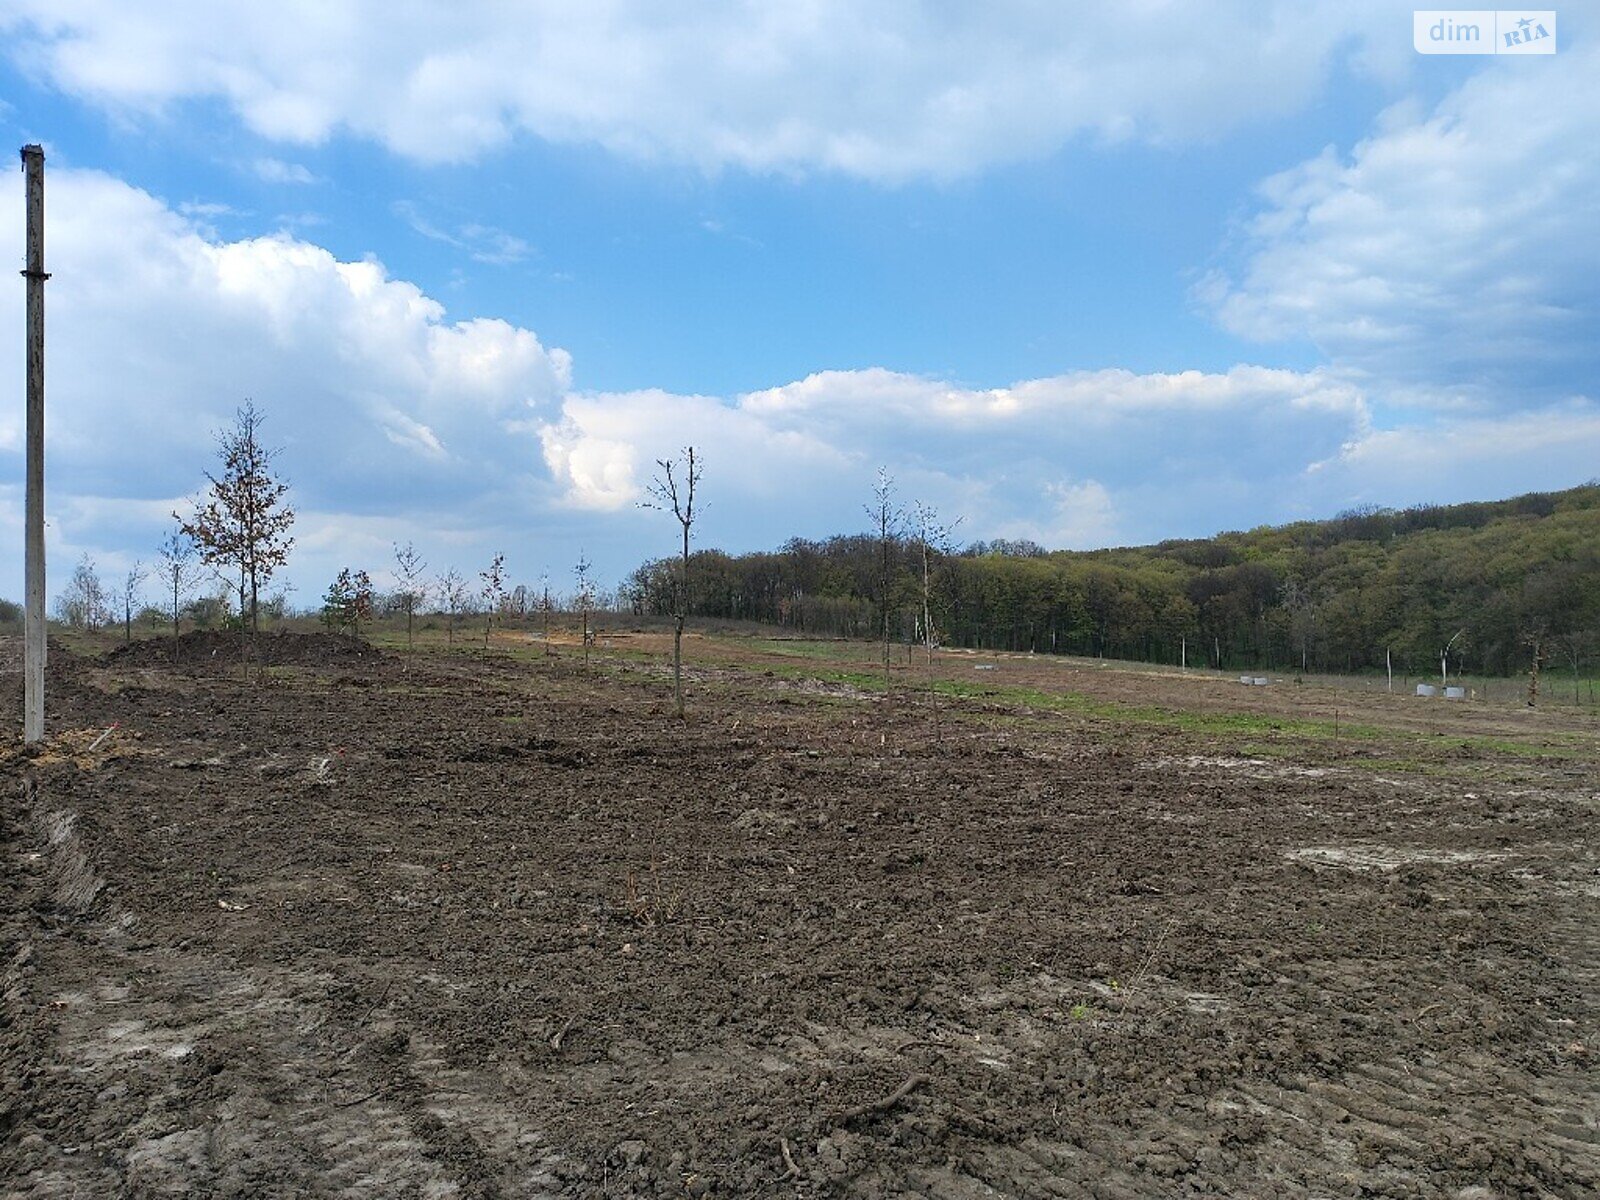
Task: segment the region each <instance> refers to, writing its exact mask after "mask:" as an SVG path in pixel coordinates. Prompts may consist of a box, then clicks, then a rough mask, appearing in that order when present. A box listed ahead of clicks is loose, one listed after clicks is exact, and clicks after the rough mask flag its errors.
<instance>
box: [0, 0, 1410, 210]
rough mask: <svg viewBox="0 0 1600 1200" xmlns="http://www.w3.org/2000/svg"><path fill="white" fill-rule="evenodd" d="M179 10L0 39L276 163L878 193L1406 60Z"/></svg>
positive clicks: (1314, 17)
mask: <svg viewBox="0 0 1600 1200" xmlns="http://www.w3.org/2000/svg"><path fill="white" fill-rule="evenodd" d="M191 9H192V6H191V5H189V4H184V3H176V2H174V0H164V2H154V3H141V4H113V3H107V2H106V0H8V3H6V4H5V6H4V8H3V9H0V13H4V14H5V15H4V17H3V21H4V23H3V26H0V27H3V28H4V29H5V30H6V32H7V33H8V34H9V35H10V38H11V41H12V47H13V54H14V56H15V57H16V59H17V61H18V62H19V63H20V64H28V66H27V69H29V70H34V71H36V72H38V73H40V74H42V75H44V76H45V77H46V78H47V79H48V81H49V82H50V84H51V85H53V86H54V87H56V88H58V89H61V90H64V91H66V92H69V93H71V94H74V95H77V96H80V97H83V98H86V99H89V100H91V101H94V102H96V103H99V104H102V105H105V106H107V107H109V108H112V109H115V110H117V111H118V112H119V113H122V114H125V115H126V114H134V113H139V112H154V111H159V110H160V109H161V108H162V107H163V106H165V105H167V104H170V103H172V102H175V101H183V100H188V99H195V98H200V99H213V98H214V99H219V100H221V101H223V102H224V103H225V104H227V105H229V106H230V107H231V108H232V109H233V110H234V111H235V112H236V113H237V114H238V116H239V117H240V119H242V120H243V121H244V122H245V123H246V124H247V125H248V126H249V127H250V128H251V129H253V130H254V131H256V132H257V133H260V134H262V135H265V136H266V137H268V138H272V139H276V140H280V141H283V142H289V143H317V142H321V141H323V140H325V139H327V138H328V137H330V136H331V135H332V134H333V133H335V132H336V131H340V130H345V131H350V132H353V133H355V134H357V135H360V136H365V137H370V138H374V139H376V140H378V141H380V142H382V143H383V144H384V145H386V146H388V147H389V148H391V149H392V150H394V151H396V152H397V153H400V154H403V155H406V156H408V157H411V158H414V159H418V160H421V161H426V162H449V161H460V160H467V159H472V158H475V157H478V156H480V155H483V154H484V153H487V152H491V151H494V150H496V149H497V148H500V147H503V146H505V145H507V144H508V143H509V142H510V141H511V140H512V139H513V138H515V137H516V136H518V135H519V134H522V133H529V134H532V135H534V136H537V137H540V138H544V139H547V140H550V141H554V142H591V143H597V144H600V145H602V146H605V147H607V148H609V149H610V150H612V151H614V152H616V153H619V154H623V155H626V156H629V157H633V158H641V159H667V160H673V161H680V162H688V163H693V164H697V165H699V166H702V167H705V168H709V169H715V168H719V167H724V166H735V167H741V168H748V169H751V170H757V171H767V170H778V171H796V170H799V171H804V170H812V169H822V170H830V171H840V172H844V173H847V174H851V175H857V176H862V177H867V178H872V179H885V180H898V179H904V178H907V177H912V176H919V175H935V176H951V175H958V174H962V173H965V172H969V171H974V170H977V169H981V168H982V167H985V166H987V165H990V164H993V163H997V162H1009V161H1016V160H1020V159H1026V158H1030V157H1035V156H1039V155H1043V154H1048V153H1050V152H1052V151H1054V150H1055V149H1057V148H1058V147H1060V146H1061V145H1063V144H1064V143H1066V142H1067V141H1069V140H1070V139H1073V138H1075V137H1079V136H1089V137H1093V138H1097V139H1106V140H1121V139H1128V138H1139V139H1147V140H1152V141H1172V140H1187V139H1194V138H1200V139H1204V138H1208V137H1212V136H1215V135H1217V134H1218V133H1221V132H1225V131H1226V130H1228V129H1230V128H1233V127H1235V126H1237V125H1239V124H1241V123H1245V122H1250V121H1259V120H1262V119H1266V118H1270V117H1273V116H1277V115H1282V114H1285V113H1291V112H1294V111H1296V110H1298V109H1300V108H1301V107H1303V106H1304V105H1306V104H1307V103H1308V102H1309V101H1310V100H1311V99H1312V98H1313V97H1314V96H1315V95H1316V94H1317V93H1318V91H1319V90H1320V88H1321V86H1322V82H1323V80H1324V79H1325V78H1326V77H1327V75H1328V73H1329V71H1330V70H1331V69H1332V66H1333V64H1334V62H1335V61H1336V60H1337V59H1339V57H1340V56H1341V55H1344V54H1346V53H1348V54H1349V55H1350V56H1351V57H1352V59H1354V60H1359V62H1361V63H1363V64H1365V65H1367V66H1374V65H1379V66H1381V67H1382V68H1383V69H1385V70H1387V71H1393V70H1395V69H1396V64H1397V63H1403V62H1404V61H1405V59H1406V58H1407V57H1409V54H1410V46H1409V44H1408V42H1407V41H1406V40H1405V39H1404V37H1402V36H1401V35H1399V34H1397V33H1395V27H1396V26H1395V18H1396V16H1397V14H1400V15H1403V14H1401V10H1399V9H1397V8H1396V6H1395V4H1394V3H1393V2H1392V0H1388V2H1386V0H1348V2H1346V3H1340V4H1322V5H1307V4H1302V3H1297V2H1293V0H1272V2H1262V0H1222V2H1221V3H1214V4H1208V5H1205V6H1184V5H1173V4H1165V3H1160V4H1149V3H1136V4H1122V5H1110V6H1099V7H1095V6H1089V7H1078V8H1072V9H1069V8H1066V7H1063V6H1059V5H1037V4H1032V3H1027V2H1025V0H1006V2H1001V3H996V4H989V5H984V6H981V7H970V6H962V5H936V4H923V3H911V4H892V5H861V4H853V3H847V2H846V0H821V2H819V3H809V4H802V5H785V4H767V5H749V4H743V3H737V2H734V0H726V2H723V3H713V4H701V5H687V6H685V5H679V6H666V7H663V6H661V5H655V4H648V3H644V2H642V0H641V2H626V0H625V2H623V3H616V4H570V3H558V2H555V0H547V2H542V3H530V4H523V5H509V6H508V5H468V6H460V5H455V6H451V5H400V6H395V5H392V4H378V3H377V2H376V0H364V2H359V0H358V2H356V3H350V4H340V5H329V4H323V3H309V2H306V0H299V2H294V3H289V4H287V5H284V4H279V5H270V6H262V5H259V4H247V3H243V2H241V0H223V2H219V3H214V4H208V5H207V6H206V7H205V16H204V19H203V20H199V19H196V18H195V14H194V13H193V12H192V11H191ZM1369 34H1370V35H1371V36H1370V38H1369ZM1379 60H1382V61H1381V63H1380V61H1379Z"/></svg>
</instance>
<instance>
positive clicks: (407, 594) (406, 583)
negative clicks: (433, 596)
mask: <svg viewBox="0 0 1600 1200" xmlns="http://www.w3.org/2000/svg"><path fill="white" fill-rule="evenodd" d="M394 562H395V577H396V578H397V579H398V580H399V581H400V590H399V592H398V593H397V599H398V600H399V601H400V606H401V608H403V609H404V610H405V614H406V667H407V669H408V670H409V669H410V666H411V662H410V658H411V653H412V649H413V645H412V635H411V630H412V627H413V625H414V624H415V622H416V617H417V606H418V605H420V604H421V603H422V602H423V601H425V600H426V599H427V598H428V587H427V584H425V583H424V582H423V581H422V573H423V572H424V571H426V570H427V569H428V564H427V563H425V562H423V561H422V555H420V554H418V553H417V549H416V547H415V546H413V545H412V544H411V543H410V542H407V543H406V544H405V545H404V546H402V545H400V543H398V542H396V543H395V547H394Z"/></svg>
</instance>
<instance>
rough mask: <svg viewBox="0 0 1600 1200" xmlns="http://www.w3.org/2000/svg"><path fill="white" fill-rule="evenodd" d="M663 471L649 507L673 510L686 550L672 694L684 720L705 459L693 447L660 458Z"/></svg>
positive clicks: (678, 590)
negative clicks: (693, 561)
mask: <svg viewBox="0 0 1600 1200" xmlns="http://www.w3.org/2000/svg"><path fill="white" fill-rule="evenodd" d="M656 466H658V467H660V468H661V470H660V473H659V474H657V475H656V477H655V479H654V480H653V481H652V482H651V484H650V496H651V500H650V501H648V502H647V503H646V505H645V507H646V508H656V509H660V510H661V511H662V512H670V513H671V514H672V515H673V517H674V518H675V519H676V520H677V522H678V527H679V529H680V530H681V532H682V534H683V543H682V553H681V555H680V557H679V559H678V565H677V569H676V570H675V571H674V572H673V575H672V696H673V701H674V703H675V704H676V706H677V712H678V719H679V720H680V721H681V720H682V719H683V625H684V621H685V620H686V619H687V617H688V615H689V537H690V533H691V531H692V530H693V528H694V522H695V518H696V517H697V516H698V515H699V514H698V513H697V512H696V511H695V493H696V492H697V491H698V490H699V487H700V472H701V469H702V460H701V459H700V458H699V457H698V456H697V455H696V453H695V449H694V447H693V446H688V447H686V448H685V449H684V451H683V454H682V455H681V456H679V457H678V458H671V459H669V458H658V459H657V460H656Z"/></svg>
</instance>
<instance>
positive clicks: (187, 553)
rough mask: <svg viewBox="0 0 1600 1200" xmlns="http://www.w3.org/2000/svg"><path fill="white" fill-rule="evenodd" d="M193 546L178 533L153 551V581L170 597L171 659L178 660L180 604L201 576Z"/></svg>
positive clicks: (184, 536) (188, 539)
mask: <svg viewBox="0 0 1600 1200" xmlns="http://www.w3.org/2000/svg"><path fill="white" fill-rule="evenodd" d="M194 556H195V546H194V542H193V541H192V540H191V539H190V538H189V536H188V535H187V534H185V533H183V532H182V531H181V530H180V531H178V532H177V533H173V534H170V535H169V536H168V537H167V540H166V541H164V542H162V543H161V546H160V548H159V549H158V550H157V551H156V578H157V579H159V580H160V581H161V590H162V592H163V594H164V595H170V596H171V597H172V657H173V659H174V660H176V659H177V657H178V621H179V618H180V617H181V616H182V615H183V602H184V600H185V599H186V598H187V597H188V596H189V594H190V593H191V592H193V591H194V585H195V583H196V582H197V581H198V579H199V576H200V564H199V563H197V562H195V557H194Z"/></svg>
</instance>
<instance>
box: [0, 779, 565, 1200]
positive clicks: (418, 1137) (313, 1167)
mask: <svg viewBox="0 0 1600 1200" xmlns="http://www.w3.org/2000/svg"><path fill="white" fill-rule="evenodd" d="M38 791H39V787H38V785H37V783H36V782H35V781H34V780H32V779H30V780H28V781H27V783H26V784H25V785H24V789H23V794H22V796H21V798H20V800H19V802H18V806H17V811H15V812H13V813H11V814H8V817H10V818H11V819H10V820H8V822H7V824H8V825H10V827H11V828H12V829H13V830H14V831H18V832H22V831H26V832H25V836H24V837H23V838H12V837H8V838H7V841H8V843H10V845H11V847H12V848H13V854H12V855H11V857H12V858H13V860H14V861H13V863H12V864H11V865H12V878H13V879H18V880H22V881H25V882H24V884H23V886H22V887H20V888H17V889H15V891H14V893H13V894H12V895H11V896H8V897H7V899H8V916H10V917H11V918H13V919H12V920H11V921H10V922H8V924H10V925H11V926H12V928H8V930H7V934H8V939H7V950H8V961H7V963H6V967H5V970H4V974H3V977H0V992H3V997H4V1001H5V1006H6V1010H7V1012H8V1013H9V1014H31V1016H32V1020H31V1021H29V1022H28V1035H29V1036H28V1039H27V1043H26V1049H24V1045H21V1044H18V1043H19V1042H20V1041H21V1039H13V1040H11V1041H9V1042H8V1044H7V1049H8V1055H7V1057H8V1058H11V1057H12V1054H11V1053H9V1051H12V1050H15V1051H16V1054H15V1061H17V1062H25V1061H28V1060H30V1059H31V1060H33V1061H35V1062H37V1063H40V1064H42V1065H41V1066H40V1067H39V1068H37V1069H35V1070H32V1071H30V1072H29V1073H28V1074H27V1075H25V1076H23V1077H22V1078H21V1079H16V1078H13V1079H11V1080H8V1086H7V1087H6V1094H5V1096H4V1101H5V1104H4V1108H3V1109H0V1113H3V1117H0V1134H3V1135H4V1137H5V1147H4V1148H5V1150H6V1155H5V1158H6V1160H7V1170H6V1173H5V1176H4V1179H5V1183H6V1189H5V1192H4V1195H5V1196H6V1197H7V1200H13V1198H14V1200H25V1198H27V1200H31V1198H33V1197H39V1198H41V1200H42V1198H44V1197H57V1196H65V1195H80V1194H83V1195H106V1196H110V1195H117V1196H133V1197H143V1196H150V1197H156V1196H178V1195H193V1194H196V1193H199V1194H205V1195H218V1196H223V1195H225V1196H230V1197H232V1196H238V1197H249V1196H255V1195H262V1196H265V1195H283V1194H285V1191H286V1189H287V1190H288V1191H290V1192H293V1193H294V1194H305V1195H310V1194H315V1195H320V1196H347V1197H370V1196H373V1195H414V1196H422V1197H448V1196H475V1197H495V1196H502V1195H504V1196H517V1197H527V1198H529V1200H539V1197H542V1196H549V1197H554V1196H558V1195H559V1194H560V1193H559V1188H558V1187H557V1185H556V1183H555V1178H554V1176H553V1175H551V1174H550V1171H549V1167H550V1166H551V1164H552V1163H555V1162H558V1161H559V1160H558V1159H557V1158H556V1157H555V1156H553V1155H552V1154H551V1153H550V1152H549V1151H548V1150H547V1149H546V1148H545V1147H544V1146H543V1143H542V1140H541V1139H540V1137H539V1136H538V1135H537V1134H536V1133H535V1132H533V1131H530V1130H528V1129H526V1128H524V1127H523V1126H522V1125H521V1124H520V1123H519V1122H518V1121H517V1119H516V1118H515V1117H514V1115H512V1114H513V1112H514V1109H513V1108H512V1107H510V1106H508V1105H507V1104H506V1102H505V1097H504V1096H503V1094H500V1092H499V1090H498V1089H497V1088H496V1086H495V1085H494V1083H493V1082H492V1081H491V1080H488V1079H486V1078H484V1077H483V1076H482V1075H480V1074H477V1073H473V1072H468V1071H463V1070H459V1069H455V1068H453V1067H452V1066H451V1065H450V1064H449V1063H448V1062H446V1061H445V1060H444V1059H443V1058H442V1057H441V1055H440V1051H439V1048H438V1047H436V1046H431V1045H429V1044H428V1043H427V1042H426V1041H424V1040H421V1039H420V1038H417V1037H415V1036H413V1035H410V1034H408V1033H407V1031H405V1030H404V1029H402V1028H400V1027H399V1026H398V1025H397V1024H396V1023H395V1022H394V1021H393V1020H392V1019H386V1018H385V1017H383V1016H381V1015H380V1016H378V1017H377V1019H376V1020H374V1019H372V1018H373V1017H374V1015H375V1008H376V1006H372V1007H368V1008H367V1009H366V1011H365V1012H361V1011H355V1012H352V1011H351V1004H350V1003H345V1004H343V1005H340V1004H339V1003H337V1002H336V1000H335V999H334V995H335V993H336V992H337V988H336V986H335V984H334V981H333V980H331V979H329V978H326V977H319V976H317V975H315V974H312V973H308V972H303V971H295V970H291V969H283V970H280V971H274V972H271V973H270V974H269V973H265V972H262V971H260V970H243V969H239V968H236V967H232V966H229V965H228V964H227V963H225V962H223V961H221V960H219V959H217V958H215V957H213V956H209V955H204V954H201V953H198V952H195V951H193V950H190V949H186V948H184V947H182V946H181V944H180V946H179V947H170V946H165V945H157V944H154V943H151V942H149V941H145V940H142V938H143V933H144V930H143V929H142V928H141V923H140V921H139V918H138V917H137V915H136V914H134V913H131V912H129V911H127V910H126V909H123V908H121V907H119V906H118V905H116V904H115V903H114V902H101V901H102V900H103V898H104V895H105V893H106V891H107V889H106V884H105V881H104V879H103V878H102V877H101V875H100V874H99V873H98V872H97V870H96V868H95V865H94V864H93V863H92V862H91V860H90V857H89V854H88V853H87V851H86V850H85V848H84V846H83V843H82V842H81V840H80V839H79V837H78V835H77V833H76V831H75V829H74V815H73V814H72V813H71V812H70V811H65V810H60V809H53V808H52V809H48V810H47V809H45V808H43V807H41V802H40V797H39V795H38ZM30 912H32V913H34V914H36V922H35V925H34V928H32V929H25V928H24V929H19V928H17V926H19V925H25V924H26V919H27V915H28V914H29V913H30ZM63 945H70V947H71V958H72V959H74V960H76V961H77V962H78V963H79V964H80V965H81V963H82V962H83V956H84V952H85V950H87V951H88V959H87V961H88V962H89V963H91V964H92V965H93V967H94V968H95V969H94V971H93V973H92V975H87V976H86V975H82V974H79V976H78V978H77V979H76V981H75V982H76V986H73V987H66V988H62V987H59V986H58V985H59V984H60V983H61V982H62V981H63V980H64V979H65V977H66V976H67V975H68V973H69V972H68V971H67V970H66V969H58V968H65V966H66V964H65V962H63V961H61V960H62V959H63V958H64V957H65V956H63V955H60V954H59V953H58V949H59V948H60V947H62V946H63ZM46 980H49V981H50V984H49V992H48V994H35V988H36V987H37V986H38V985H39V984H40V983H43V982H44V981H46ZM15 1022H16V1017H15V1016H13V1017H11V1018H8V1025H10V1024H13V1023H15ZM423 1080H429V1081H431V1082H429V1083H424V1082H423ZM351 1093H355V1094H354V1095H353V1096H352V1095H351ZM197 1117H199V1118H200V1120H198V1121H197V1120H196V1118H197ZM68 1129H70V1130H72V1131H73V1140H72V1141H70V1142H68V1141H65V1140H63V1139H62V1138H60V1137H58V1136H57V1134H56V1131H57V1130H68ZM286 1134H288V1135H291V1136H285V1135H286ZM91 1149H92V1152H91Z"/></svg>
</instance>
